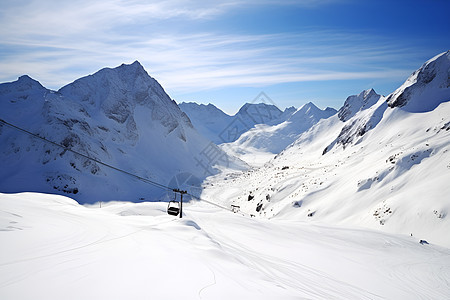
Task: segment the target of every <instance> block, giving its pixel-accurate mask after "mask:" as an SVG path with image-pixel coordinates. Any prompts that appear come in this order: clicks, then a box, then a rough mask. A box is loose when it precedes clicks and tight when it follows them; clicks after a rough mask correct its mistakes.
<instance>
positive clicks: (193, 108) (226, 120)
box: [179, 102, 233, 144]
mask: <svg viewBox="0 0 450 300" xmlns="http://www.w3.org/2000/svg"><path fill="white" fill-rule="evenodd" d="M179 107H180V109H181V110H182V111H183V112H185V113H186V114H187V115H188V116H189V119H190V120H191V121H192V124H193V125H194V127H195V129H197V131H198V132H199V133H201V134H202V135H203V136H204V137H206V138H208V139H209V140H211V141H212V142H214V143H215V144H220V143H223V141H222V139H221V138H220V136H219V134H220V133H221V132H222V131H223V130H224V129H225V128H227V126H228V125H229V124H230V123H231V122H232V121H233V117H232V116H229V115H227V114H226V113H224V112H223V111H222V110H220V109H218V108H217V107H216V106H214V105H213V104H208V105H204V104H197V103H193V102H189V103H186V102H183V103H180V104H179Z"/></svg>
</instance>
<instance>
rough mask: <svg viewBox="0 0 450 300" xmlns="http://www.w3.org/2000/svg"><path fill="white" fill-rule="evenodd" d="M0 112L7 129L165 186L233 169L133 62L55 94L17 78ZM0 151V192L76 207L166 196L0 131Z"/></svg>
mask: <svg viewBox="0 0 450 300" xmlns="http://www.w3.org/2000/svg"><path fill="white" fill-rule="evenodd" d="M0 108H1V109H0V112H1V115H0V118H1V119H4V120H5V121H7V122H10V123H12V124H14V125H17V126H19V127H22V128H24V129H26V130H28V131H31V132H34V133H36V134H39V136H41V137H44V138H47V139H48V140H51V141H54V142H57V143H60V144H62V145H63V146H64V147H67V148H69V149H72V150H75V151H77V152H80V153H82V154H84V155H87V156H89V157H92V158H94V159H96V160H98V161H101V162H104V163H106V164H110V165H112V166H115V167H118V168H120V169H123V170H125V171H127V172H130V173H133V174H136V175H138V176H141V177H144V178H147V179H149V180H152V181H156V182H158V183H161V184H163V185H170V184H171V180H172V179H174V178H175V182H177V183H178V182H179V181H185V180H188V179H189V178H191V179H192V178H199V179H201V178H204V177H205V176H206V175H209V174H211V173H214V172H215V171H214V170H215V169H214V168H213V165H214V164H222V165H226V166H229V165H231V164H233V161H232V159H231V158H230V157H228V156H227V155H226V154H225V153H224V152H222V151H221V150H220V149H219V148H217V147H216V146H215V145H213V144H211V143H210V142H209V141H208V140H207V139H206V138H204V137H203V136H201V135H200V134H198V133H197V132H196V130H195V129H194V128H193V126H192V124H191V122H190V120H189V118H188V117H187V116H186V114H185V113H183V112H182V111H181V110H180V109H179V107H178V106H177V104H176V103H175V102H174V101H173V100H171V99H170V97H169V96H168V95H167V94H166V93H165V91H164V89H163V88H162V87H161V86H160V85H159V84H158V82H157V81H156V80H155V79H153V78H152V77H150V76H149V75H148V74H147V72H146V71H145V70H144V69H143V67H142V66H141V65H140V64H139V62H137V61H136V62H134V63H133V64H130V65H125V64H123V65H121V66H119V67H117V68H113V69H111V68H105V69H102V70H100V71H98V72H97V73H95V74H93V75H89V76H86V77H83V78H80V79H78V80H76V81H74V82H73V83H71V84H68V85H67V86H64V87H63V88H61V89H60V90H59V91H57V92H56V91H51V90H48V89H46V88H44V87H43V86H42V85H41V84H40V83H39V82H37V81H35V80H33V79H31V78H30V77H28V76H22V77H20V78H19V79H18V80H17V81H15V82H11V83H4V84H1V85H0ZM0 147H1V148H0V161H1V162H2V163H1V164H2V167H1V168H0V191H2V192H20V191H39V192H46V193H57V194H66V195H67V194H68V195H71V197H73V198H74V199H76V200H78V201H80V202H96V201H100V200H103V201H104V200H131V201H136V200H138V199H153V200H156V199H161V197H163V195H164V193H165V191H164V190H162V189H158V188H156V187H154V186H151V185H148V184H145V183H143V182H141V181H139V180H136V179H135V178H133V177H130V176H128V175H125V174H122V173H120V172H117V171H116V170H113V169H110V168H107V167H105V166H104V165H101V164H98V163H96V162H93V161H91V160H88V159H86V158H84V157H80V156H77V155H75V154H73V153H71V152H70V151H66V150H65V149H62V148H58V147H56V146H54V145H51V144H48V143H45V142H43V141H42V140H39V139H36V138H33V137H31V136H28V135H26V134H24V133H22V132H19V131H16V130H14V129H12V128H10V127H8V126H0ZM211 153H214V156H212V155H209V154H211ZM179 174H185V175H183V176H184V177H183V176H182V177H183V178H184V179H181V178H177V177H176V176H177V175H179ZM190 174H192V175H194V176H190ZM172 181H173V180H172ZM175 187H177V186H175Z"/></svg>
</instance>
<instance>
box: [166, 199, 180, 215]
mask: <svg viewBox="0 0 450 300" xmlns="http://www.w3.org/2000/svg"><path fill="white" fill-rule="evenodd" d="M167 213H168V214H169V215H172V216H178V214H179V213H180V202H178V201H175V200H173V201H169V204H168V205H167Z"/></svg>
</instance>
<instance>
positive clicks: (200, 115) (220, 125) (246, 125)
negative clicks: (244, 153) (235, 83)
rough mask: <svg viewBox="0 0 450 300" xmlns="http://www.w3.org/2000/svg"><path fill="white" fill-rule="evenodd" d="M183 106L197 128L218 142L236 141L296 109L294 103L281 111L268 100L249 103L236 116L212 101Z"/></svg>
mask: <svg viewBox="0 0 450 300" xmlns="http://www.w3.org/2000/svg"><path fill="white" fill-rule="evenodd" d="M180 108H181V110H183V111H184V112H185V113H186V114H187V115H188V116H189V118H190V120H191V121H192V123H193V124H194V126H195V128H198V130H199V132H200V133H202V134H203V135H204V136H206V137H207V138H209V139H210V140H211V141H213V142H214V143H215V144H217V145H219V144H222V143H230V142H234V141H235V140H237V139H238V138H239V137H240V136H241V135H242V134H243V133H244V132H247V131H248V130H250V129H251V128H253V127H254V126H255V125H257V124H270V125H276V124H279V123H282V122H283V121H285V120H287V119H288V118H289V117H290V116H291V115H292V114H293V113H294V112H295V108H294V107H289V108H286V109H285V110H284V111H281V110H280V109H279V108H278V107H276V106H275V105H272V104H266V103H246V104H244V105H243V106H242V107H241V108H240V109H239V111H238V112H237V113H236V114H235V115H234V116H230V115H227V114H226V113H224V112H223V111H222V110H220V109H218V108H217V107H215V106H214V105H212V104H208V105H204V104H197V103H181V104H180Z"/></svg>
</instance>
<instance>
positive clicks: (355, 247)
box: [0, 193, 450, 299]
mask: <svg viewBox="0 0 450 300" xmlns="http://www.w3.org/2000/svg"><path fill="white" fill-rule="evenodd" d="M166 205H167V204H166V203H140V204H133V203H121V202H115V203H113V202H112V203H108V204H106V205H104V206H103V207H102V208H98V206H89V207H84V206H80V205H79V204H77V203H76V202H75V201H73V200H71V199H69V198H66V197H62V196H54V195H46V194H35V193H23V194H8V195H7V194H0V243H1V245H2V247H1V248H0V298H1V299H126V298H127V299H230V298H232V297H237V298H239V299H242V298H245V299H448V298H449V295H450V259H449V258H450V249H447V248H442V247H438V246H434V245H421V244H419V243H418V240H416V239H415V238H412V237H402V236H396V235H390V234H385V233H379V232H374V231H370V230H361V229H348V228H340V227H327V226H323V225H314V224H306V223H303V222H296V221H278V220H270V221H269V220H256V219H252V218H248V217H244V216H240V215H239V214H232V213H229V212H226V211H223V210H219V209H218V208H215V207H213V206H210V205H208V204H206V203H201V202H191V203H189V204H186V205H185V209H184V212H185V216H184V217H183V219H178V218H175V217H172V216H168V215H167V214H166V212H165V209H166Z"/></svg>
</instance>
